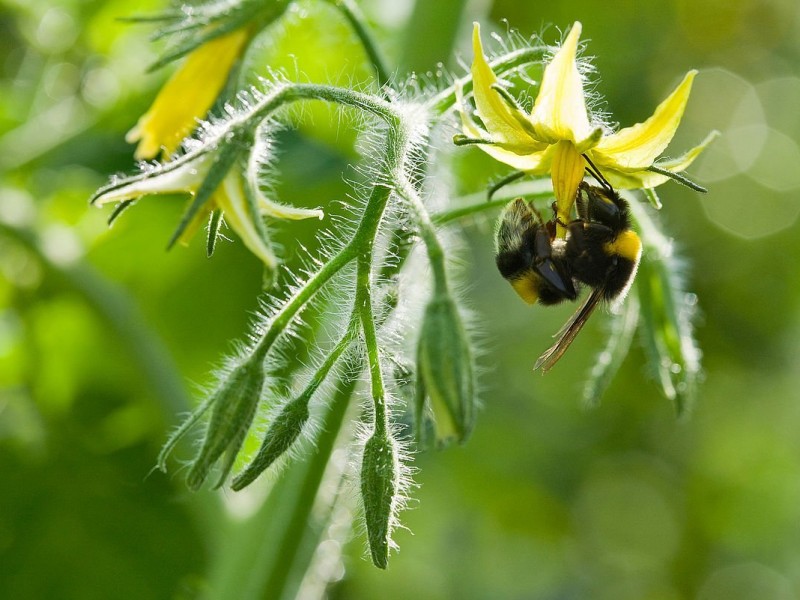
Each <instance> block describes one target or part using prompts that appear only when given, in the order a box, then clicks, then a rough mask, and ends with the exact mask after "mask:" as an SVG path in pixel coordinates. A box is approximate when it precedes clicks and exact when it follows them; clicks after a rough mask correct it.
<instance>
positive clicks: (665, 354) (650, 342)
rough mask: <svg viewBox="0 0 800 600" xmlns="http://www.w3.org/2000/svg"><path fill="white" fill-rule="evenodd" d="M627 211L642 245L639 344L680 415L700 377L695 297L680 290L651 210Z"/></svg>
mask: <svg viewBox="0 0 800 600" xmlns="http://www.w3.org/2000/svg"><path fill="white" fill-rule="evenodd" d="M631 212H632V214H633V216H634V217H635V219H636V221H638V223H639V226H640V228H641V232H642V236H641V237H642V242H643V244H644V251H643V253H642V260H641V262H640V264H639V273H638V275H637V277H636V284H635V285H636V290H637V292H638V295H639V299H640V301H641V326H640V331H641V339H642V344H643V346H644V348H645V351H646V352H647V354H648V356H649V358H650V364H651V365H652V368H653V371H654V374H655V376H656V380H657V382H658V384H659V387H660V388H661V391H662V393H663V394H664V396H665V397H666V398H668V399H669V400H670V401H672V402H673V404H674V406H675V411H676V413H677V414H678V415H679V416H680V415H683V414H684V413H685V412H686V411H687V410H688V409H689V408H690V407H691V406H692V404H693V401H694V396H695V393H696V390H697V384H698V381H699V379H700V374H701V366H700V358H701V352H700V349H699V348H698V347H697V342H696V341H695V339H694V334H693V325H692V323H693V320H694V316H695V312H696V309H697V307H696V303H697V298H696V296H695V295H694V294H691V293H688V292H686V291H685V290H684V282H683V278H682V276H681V271H682V265H681V264H680V260H679V259H678V258H676V256H675V251H674V248H673V243H672V241H671V240H668V239H667V238H665V237H664V234H663V233H661V231H660V229H659V227H658V225H657V223H656V221H655V220H654V219H653V218H652V217H651V211H648V210H647V209H646V208H645V207H644V206H642V205H640V204H636V203H631ZM653 216H655V215H653Z"/></svg>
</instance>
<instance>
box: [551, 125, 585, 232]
mask: <svg viewBox="0 0 800 600" xmlns="http://www.w3.org/2000/svg"><path fill="white" fill-rule="evenodd" d="M585 169H586V162H585V161H584V159H583V156H581V155H580V154H579V153H578V151H577V149H576V148H575V145H574V144H573V143H572V142H567V141H564V140H562V141H560V142H558V144H556V145H555V153H554V154H553V164H552V167H551V171H550V177H551V178H552V180H553V193H554V194H555V196H556V211H557V213H558V218H559V219H560V220H561V221H562V222H563V223H569V222H570V221H571V220H572V216H571V214H572V206H573V204H575V196H576V195H577V193H578V185H579V184H580V182H581V181H582V180H583V174H584V170H585ZM556 230H557V232H558V233H557V235H558V237H564V236H565V235H566V230H565V229H564V228H563V227H562V226H561V225H560V224H559V225H557V227H556Z"/></svg>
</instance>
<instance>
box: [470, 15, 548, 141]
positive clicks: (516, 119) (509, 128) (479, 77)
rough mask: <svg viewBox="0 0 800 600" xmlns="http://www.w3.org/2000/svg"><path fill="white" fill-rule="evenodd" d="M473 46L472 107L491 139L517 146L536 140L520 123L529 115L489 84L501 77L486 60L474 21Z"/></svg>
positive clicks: (497, 83) (497, 81) (493, 83)
mask: <svg viewBox="0 0 800 600" xmlns="http://www.w3.org/2000/svg"><path fill="white" fill-rule="evenodd" d="M472 49H473V52H474V53H475V57H474V59H473V61H472V82H473V88H472V93H473V96H474V98H475V108H476V109H477V112H478V116H479V117H480V118H481V120H482V121H483V124H484V125H485V126H486V129H487V131H488V132H489V134H490V135H491V139H492V140H494V141H497V142H501V143H504V144H510V145H512V146H518V147H524V146H526V145H530V144H535V143H536V141H535V140H534V139H533V138H531V136H530V134H529V133H528V132H526V131H525V128H524V127H523V125H522V122H524V121H527V120H528V115H526V114H525V113H523V112H522V111H519V110H517V109H516V108H514V107H512V106H511V105H509V103H508V102H506V101H505V100H504V99H503V97H502V96H501V95H500V94H499V93H498V92H497V91H496V90H494V89H492V86H493V85H499V84H500V81H499V80H498V79H497V76H496V75H495V74H494V71H492V68H491V67H490V66H489V63H488V62H486V57H485V56H484V54H483V45H482V44H481V29H480V25H479V24H478V23H475V24H474V28H473V30H472ZM536 149H537V150H538V149H541V148H536Z"/></svg>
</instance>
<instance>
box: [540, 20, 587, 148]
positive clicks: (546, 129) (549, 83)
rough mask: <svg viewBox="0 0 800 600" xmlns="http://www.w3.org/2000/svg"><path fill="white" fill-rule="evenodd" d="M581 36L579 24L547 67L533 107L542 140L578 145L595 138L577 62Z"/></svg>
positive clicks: (574, 27) (576, 23) (573, 27)
mask: <svg viewBox="0 0 800 600" xmlns="http://www.w3.org/2000/svg"><path fill="white" fill-rule="evenodd" d="M580 35H581V24H580V23H579V22H577V21H576V22H575V24H574V25H573V26H572V29H571V30H570V32H569V35H568V36H567V39H566V40H564V44H563V45H562V46H561V48H560V49H559V50H558V52H556V54H555V56H554V57H553V60H552V61H550V63H549V64H548V65H547V67H545V70H544V75H543V76H542V87H541V89H540V90H539V95H538V96H537V97H536V102H535V104H534V106H533V113H532V114H531V116H532V118H533V123H534V127H535V129H536V131H537V132H538V133H540V135H541V137H542V139H546V140H547V141H549V142H551V143H555V142H557V141H558V140H568V141H571V142H579V141H581V140H585V139H587V138H589V137H591V135H592V129H593V128H592V126H591V125H590V123H589V115H588V114H587V112H586V98H585V97H584V94H583V79H582V78H581V74H580V72H579V71H578V64H577V62H576V60H575V56H576V53H577V51H578V38H580Z"/></svg>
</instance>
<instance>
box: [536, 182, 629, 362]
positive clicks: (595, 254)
mask: <svg viewBox="0 0 800 600" xmlns="http://www.w3.org/2000/svg"><path fill="white" fill-rule="evenodd" d="M598 180H599V181H600V183H601V184H602V187H597V186H591V185H589V184H587V183H585V182H582V183H581V185H580V187H579V188H578V196H577V198H576V201H575V205H576V207H577V211H578V219H576V220H574V221H572V222H570V223H569V224H568V225H567V237H566V244H565V247H564V254H563V264H564V265H565V266H566V268H567V269H568V272H569V274H570V276H571V277H573V278H574V279H575V280H576V281H577V282H580V283H583V284H585V285H587V286H589V287H591V288H592V292H591V293H590V294H589V296H588V297H587V298H586V300H585V301H584V303H583V305H582V306H581V307H580V308H579V309H578V311H577V312H576V313H575V314H574V315H573V316H572V318H571V319H570V320H569V321H568V322H567V323H566V324H565V325H564V327H562V328H561V331H559V333H558V334H557V335H558V339H557V340H556V342H555V344H553V345H552V346H551V347H550V348H549V349H548V350H547V351H546V352H545V353H544V354H542V355H541V356H540V357H539V360H537V361H536V364H535V365H534V369H538V368H541V369H542V371H543V372H546V371H548V370H549V369H550V368H551V367H552V366H553V365H554V364H555V363H556V362H557V361H558V359H560V358H561V357H562V356H563V355H564V352H566V350H567V348H569V345H570V344H571V343H572V341H573V340H574V339H575V337H576V336H577V335H578V333H579V332H580V330H581V329H582V328H583V326H584V325H585V324H586V321H587V320H588V319H589V317H590V316H591V315H592V313H593V312H594V310H595V308H597V305H598V304H599V303H600V302H601V301H604V300H605V301H609V300H614V299H616V298H620V297H624V296H625V294H626V293H627V292H628V289H629V288H630V286H631V284H632V283H633V279H634V277H635V276H636V270H637V268H638V267H639V259H640V258H641V255H642V242H641V240H640V239H639V236H638V235H637V234H636V232H635V231H633V229H631V221H630V215H629V209H628V203H627V202H625V200H623V199H622V198H621V197H620V195H619V194H618V193H617V192H615V191H614V189H613V188H612V187H611V186H610V185H609V184H608V183H607V182H606V181H605V179H602V178H599V179H598Z"/></svg>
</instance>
